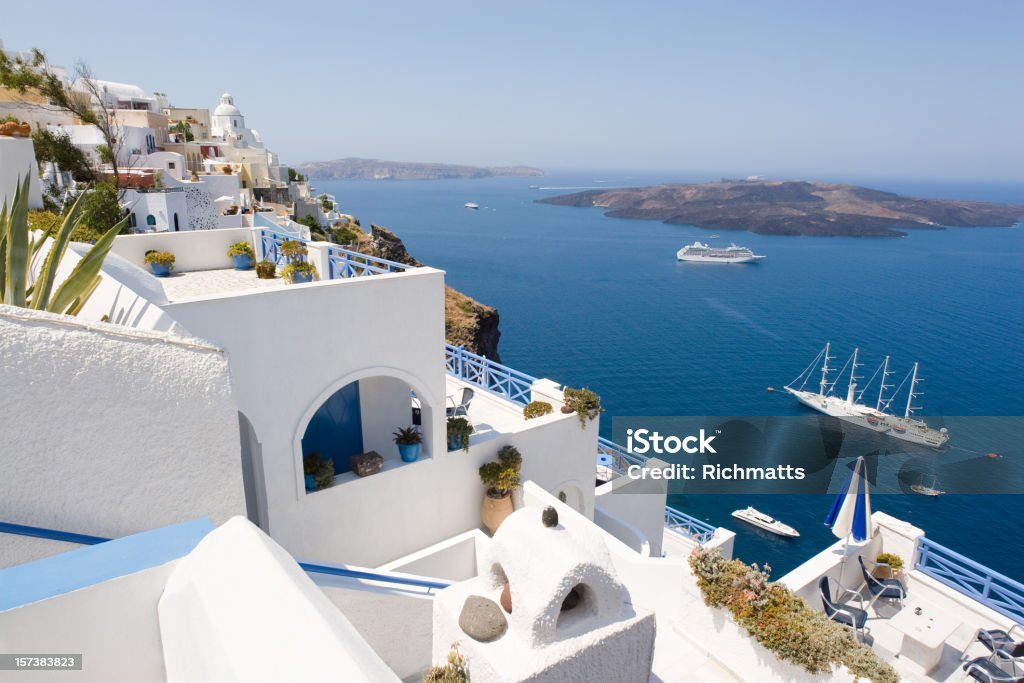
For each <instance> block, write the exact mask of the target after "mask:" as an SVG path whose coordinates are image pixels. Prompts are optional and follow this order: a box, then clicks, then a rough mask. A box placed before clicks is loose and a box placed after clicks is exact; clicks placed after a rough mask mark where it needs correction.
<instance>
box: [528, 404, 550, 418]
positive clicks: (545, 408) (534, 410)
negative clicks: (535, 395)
mask: <svg viewBox="0 0 1024 683" xmlns="http://www.w3.org/2000/svg"><path fill="white" fill-rule="evenodd" d="M551 411H552V408H551V404H550V403H548V402H547V401H530V402H529V403H527V404H526V405H525V406H523V418H524V419H526V420H532V419H533V418H535V417H543V416H544V415H547V414H549V413H550V412H551Z"/></svg>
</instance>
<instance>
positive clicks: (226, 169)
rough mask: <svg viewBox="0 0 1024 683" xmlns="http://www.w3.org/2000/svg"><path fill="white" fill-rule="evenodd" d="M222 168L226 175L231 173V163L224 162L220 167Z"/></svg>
mask: <svg viewBox="0 0 1024 683" xmlns="http://www.w3.org/2000/svg"><path fill="white" fill-rule="evenodd" d="M220 170H221V171H223V172H224V175H231V165H230V164H224V165H223V166H221V167H220Z"/></svg>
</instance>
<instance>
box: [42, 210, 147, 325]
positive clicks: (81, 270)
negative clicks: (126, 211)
mask: <svg viewBox="0 0 1024 683" xmlns="http://www.w3.org/2000/svg"><path fill="white" fill-rule="evenodd" d="M128 220H129V219H128V216H125V217H124V218H122V219H121V220H120V221H118V222H117V223H116V224H115V225H114V227H112V228H110V229H109V230H107V232H105V233H104V234H103V236H102V237H100V238H99V239H98V240H96V244H94V245H92V248H91V249H89V251H87V252H86V253H85V255H84V256H83V257H82V258H81V260H79V262H78V263H76V264H75V268H74V270H72V271H71V274H70V275H68V277H67V279H66V280H64V282H62V283H61V285H60V287H58V288H57V291H56V292H55V293H54V295H53V298H52V299H51V300H50V303H49V305H48V306H47V307H46V310H48V311H50V312H52V313H67V312H68V310H69V309H70V308H71V307H72V305H74V303H75V300H76V299H78V298H79V297H80V296H82V294H83V292H85V291H86V290H88V289H89V287H90V286H92V283H93V279H94V278H95V277H97V276H98V275H99V272H100V267H101V266H102V265H103V259H105V258H106V257H107V254H108V253H110V249H111V247H113V246H114V238H115V237H117V236H118V235H119V234H120V232H121V230H122V229H123V228H125V227H126V226H127V225H128ZM90 293H91V292H90ZM87 297H88V295H86V298H87ZM82 303H85V302H84V301H83V302H82ZM78 308H81V305H79V306H78Z"/></svg>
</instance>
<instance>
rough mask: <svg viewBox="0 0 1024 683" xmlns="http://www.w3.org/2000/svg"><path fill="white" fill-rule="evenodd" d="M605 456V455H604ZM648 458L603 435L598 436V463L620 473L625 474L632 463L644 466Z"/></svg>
mask: <svg viewBox="0 0 1024 683" xmlns="http://www.w3.org/2000/svg"><path fill="white" fill-rule="evenodd" d="M602 456H604V457H602ZM646 462H647V460H646V459H645V458H643V457H641V456H639V455H635V454H633V453H630V452H629V451H628V450H626V449H625V448H623V447H622V446H620V445H619V444H617V443H615V442H614V441H609V440H608V439H606V438H604V437H603V436H599V437H598V438H597V464H598V465H601V466H604V467H608V468H610V469H612V470H613V471H615V472H617V473H618V474H625V473H626V470H627V469H629V466H630V465H639V466H640V467H643V466H644V464H646Z"/></svg>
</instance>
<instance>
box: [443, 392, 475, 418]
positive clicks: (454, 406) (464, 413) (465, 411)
mask: <svg viewBox="0 0 1024 683" xmlns="http://www.w3.org/2000/svg"><path fill="white" fill-rule="evenodd" d="M472 400H473V390H472V389H470V388H469V387H463V388H462V397H461V398H460V399H459V401H458V403H456V402H455V399H454V398H453V397H451V396H449V397H448V401H449V402H450V403H451V405H450V406H448V407H447V408H446V409H445V412H446V413H447V414H448V417H465V418H467V419H468V418H469V404H470V402H471V401H472Z"/></svg>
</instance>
